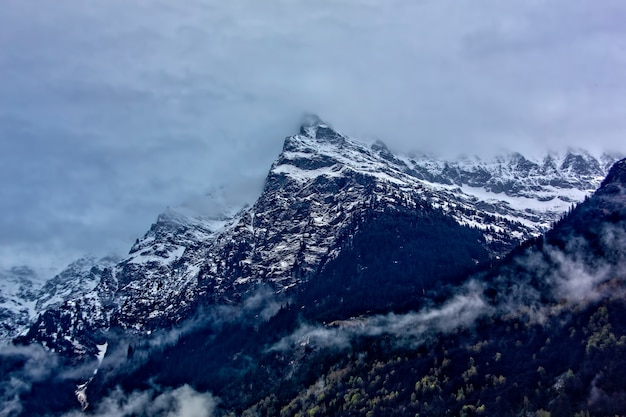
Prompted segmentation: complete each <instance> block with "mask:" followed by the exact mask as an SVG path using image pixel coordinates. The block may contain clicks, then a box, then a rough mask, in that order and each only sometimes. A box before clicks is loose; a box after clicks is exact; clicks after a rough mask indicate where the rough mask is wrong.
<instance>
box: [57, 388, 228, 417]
mask: <svg viewBox="0 0 626 417" xmlns="http://www.w3.org/2000/svg"><path fill="white" fill-rule="evenodd" d="M217 403H218V400H217V399H216V398H215V397H213V396H212V395H211V394H209V393H199V392H197V391H196V390H194V389H193V388H192V387H190V386H189V385H183V386H181V387H179V388H176V389H173V390H167V391H165V392H162V393H160V394H158V395H157V394H155V392H154V391H151V390H148V391H142V392H133V393H132V394H125V393H123V392H122V390H120V389H116V390H115V391H113V392H112V393H111V394H110V395H109V396H107V397H106V398H103V399H102V400H101V401H99V402H98V405H97V406H96V407H95V410H94V411H93V412H91V411H90V412H88V413H85V412H81V411H74V412H70V413H67V414H65V415H64V416H63V417H82V416H94V417H131V416H132V417H155V416H167V417H211V416H213V415H214V411H215V407H216V405H217Z"/></svg>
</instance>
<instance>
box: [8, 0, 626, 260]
mask: <svg viewBox="0 0 626 417" xmlns="http://www.w3.org/2000/svg"><path fill="white" fill-rule="evenodd" d="M624 21H626V2H624V1H623V0H603V1H602V2H596V1H589V0H585V1H577V0H554V1H550V0H541V1H539V0H524V1H517V2H511V1H502V0H485V1H476V0H449V1H444V0H315V1H313V0H267V1H259V0H231V1H223V0H180V1H171V0H90V1H85V0H3V1H2V8H1V9H0V266H2V265H10V264H16V263H23V262H29V263H46V262H50V261H51V262H56V263H58V262H59V260H60V259H69V258H71V257H73V256H77V255H78V254H80V253H83V252H93V253H95V254H98V255H101V254H106V253H107V252H110V251H114V252H121V253H125V252H126V251H127V250H128V249H129V247H130V245H131V244H132V242H133V241H134V239H135V238H137V237H140V236H141V235H143V233H144V232H145V231H146V229H147V228H148V227H149V226H150V224H151V223H152V221H153V220H154V219H155V218H156V216H157V215H158V214H159V213H160V212H161V211H163V209H164V208H165V207H166V206H168V205H169V206H176V205H178V204H180V203H183V202H185V201H189V200H190V199H196V198H197V197H198V196H202V195H203V194H206V193H207V192H209V191H211V190H214V189H216V188H219V187H221V186H225V187H226V189H227V190H230V192H229V195H234V196H235V197H231V198H233V201H234V202H235V203H239V202H241V201H244V200H251V199H253V198H254V196H256V194H258V192H259V190H260V187H261V185H262V181H263V178H264V175H265V173H266V172H267V170H268V169H269V166H270V164H271V162H272V160H273V159H274V158H275V156H276V155H277V154H278V152H279V151H280V148H281V145H282V141H283V139H284V137H285V136H287V135H289V134H290V133H293V132H294V131H295V130H296V129H297V127H298V122H299V121H300V118H301V117H302V115H303V114H304V113H317V114H319V115H320V116H321V117H322V118H324V119H325V120H327V121H328V122H330V123H331V124H332V125H334V126H335V127H336V128H338V129H339V130H342V131H344V132H346V133H348V134H352V135H357V136H358V135H367V136H369V137H379V138H381V139H383V140H384V141H386V142H387V143H388V144H389V145H390V146H391V147H392V148H396V149H399V150H428V151H432V150H439V151H444V152H455V153H456V152H457V151H459V152H479V153H480V152H485V151H486V150H489V149H493V148H501V147H502V148H512V149H515V150H521V151H527V152H537V151H538V150H544V149H548V148H550V149H562V148H564V147H566V146H582V147H587V148H590V149H591V150H592V151H599V150H602V149H613V150H621V151H624V145H622V144H621V143H622V142H624V136H625V133H626V131H625V130H626V129H625V128H626V25H624ZM232 190H235V191H234V192H232ZM33 255H35V256H36V257H35V258H31V259H29V257H32V256H33Z"/></svg>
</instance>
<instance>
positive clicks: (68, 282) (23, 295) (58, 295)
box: [0, 257, 119, 344]
mask: <svg viewBox="0 0 626 417" xmlns="http://www.w3.org/2000/svg"><path fill="white" fill-rule="evenodd" d="M117 262H119V259H117V258H114V257H105V258H102V259H96V258H94V257H84V258H81V259H78V260H77V261H75V262H72V263H71V264H70V265H69V266H68V267H67V268H66V269H64V270H63V271H62V272H60V273H59V274H57V275H55V276H54V277H53V278H52V279H50V280H48V281H43V280H42V279H41V277H40V276H39V274H38V273H37V272H36V271H34V270H33V269H31V268H29V267H26V266H22V267H14V268H11V269H9V270H6V271H1V272H0V344H2V343H4V342H7V341H9V340H11V339H12V338H14V337H16V336H17V335H19V334H20V333H22V332H24V331H26V330H28V327H29V326H30V325H31V324H32V322H33V321H34V320H35V319H36V318H37V317H38V315H39V314H41V313H43V312H45V311H46V310H49V309H53V308H56V307H59V306H60V305H62V304H63V303H65V302H67V301H70V300H74V299H77V298H80V297H83V296H84V295H85V294H88V293H90V292H91V291H93V290H94V288H95V287H96V285H97V284H98V283H99V282H100V281H101V278H102V273H103V271H104V270H105V269H107V268H111V267H113V266H114V265H115V264H117Z"/></svg>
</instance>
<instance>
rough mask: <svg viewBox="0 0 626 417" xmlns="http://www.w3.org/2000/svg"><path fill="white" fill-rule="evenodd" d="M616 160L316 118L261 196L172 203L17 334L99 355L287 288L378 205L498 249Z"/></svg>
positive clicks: (44, 304)
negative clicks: (435, 151)
mask: <svg viewBox="0 0 626 417" xmlns="http://www.w3.org/2000/svg"><path fill="white" fill-rule="evenodd" d="M616 159H617V157H612V156H610V155H604V156H603V157H601V158H594V157H593V156H591V155H589V154H587V153H585V152H581V151H579V152H574V151H571V152H568V153H566V154H563V155H556V154H551V155H547V156H546V157H545V158H543V159H542V160H540V161H536V160H530V159H527V158H525V157H523V156H522V155H520V154H517V153H516V154H510V155H505V156H500V157H496V158H493V159H489V160H485V159H479V158H476V157H472V158H459V159H457V160H453V161H444V160H442V159H438V158H435V157H431V156H427V155H410V156H409V155H395V154H393V153H392V152H391V151H390V150H389V149H387V147H386V146H385V145H384V144H383V143H382V142H375V143H373V144H366V143H362V142H359V141H357V140H355V139H352V138H350V137H347V136H345V135H342V134H341V133H340V132H338V131H336V130H334V129H333V128H331V127H330V126H329V125H327V124H325V123H324V122H322V121H320V120H319V119H316V118H314V119H311V120H309V121H308V122H307V123H305V124H304V125H302V127H301V129H300V131H299V133H298V134H296V135H294V136H290V137H288V138H287V139H286V140H285V143H284V147H283V150H282V152H281V154H280V155H279V157H278V158H277V160H276V161H275V162H274V164H273V165H272V167H271V169H270V172H269V175H268V177H267V179H266V182H265V186H264V189H263V191H262V193H261V195H260V197H259V198H258V200H257V201H256V202H255V203H254V204H253V205H252V206H249V207H245V208H243V209H241V210H240V211H238V212H236V213H230V214H228V215H224V216H221V217H218V218H206V217H198V216H192V215H189V214H186V213H183V212H182V211H180V210H168V211H167V212H165V213H164V214H162V215H160V216H159V217H158V219H157V221H156V222H155V224H153V225H152V227H151V228H150V230H149V231H148V232H147V233H146V234H145V236H144V237H143V238H142V239H140V240H138V241H137V242H136V243H135V245H134V246H133V247H132V248H131V250H130V254H129V255H128V257H127V258H126V259H124V260H122V261H121V262H119V263H117V264H116V265H114V266H113V265H110V266H108V267H105V268H100V269H97V270H96V271H95V272H94V271H93V269H92V270H90V272H89V273H87V274H85V273H84V270H81V269H80V267H77V268H76V274H75V278H72V277H71V275H72V274H71V273H70V274H69V275H68V276H63V277H61V278H59V280H58V283H56V284H54V283H52V284H50V287H49V290H48V291H47V292H46V294H45V295H41V294H40V295H38V296H37V297H35V298H34V299H33V300H32V301H31V302H34V303H35V304H34V305H35V306H36V307H37V310H36V311H37V312H38V313H41V314H40V315H39V316H38V318H37V320H36V321H35V322H34V323H33V324H32V326H31V327H30V329H29V331H28V332H27V333H26V334H25V335H24V336H22V337H21V338H20V341H21V342H23V343H28V342H39V343H43V344H45V345H47V346H48V347H50V348H52V349H54V350H57V351H60V352H65V353H67V354H70V355H82V354H90V355H95V354H96V353H97V352H98V349H97V345H98V344H101V343H103V342H104V338H105V332H106V331H107V330H108V329H109V328H111V327H116V328H121V329H126V331H131V332H134V333H136V334H149V333H150V332H152V331H154V330H155V329H158V328H162V327H169V326H172V325H174V324H176V323H179V322H181V321H182V320H184V319H186V318H188V317H190V316H191V315H192V314H193V313H194V311H196V310H197V308H198V306H200V305H207V304H210V305H213V304H237V303H239V302H241V300H242V299H243V297H244V296H245V294H246V293H249V292H250V291H252V290H254V289H255V288H257V287H259V286H260V285H263V286H265V287H269V288H271V290H272V291H274V292H275V293H277V294H279V295H284V296H288V295H289V294H290V293H291V292H292V291H295V290H296V289H297V288H298V287H299V286H300V285H301V284H302V283H304V282H307V281H308V280H309V279H310V278H311V277H313V276H314V273H315V271H318V270H320V268H323V267H324V265H325V264H326V263H328V262H329V261H330V260H332V259H334V258H336V257H337V256H338V254H339V253H340V251H341V248H342V246H341V244H340V243H341V241H342V240H345V238H346V237H349V236H352V235H354V234H355V233H356V232H357V231H358V229H359V227H361V226H360V225H361V224H362V223H361V222H362V221H363V219H364V218H365V217H366V214H367V213H371V212H384V211H385V210H397V209H403V210H407V211H409V212H415V213H419V212H422V211H424V210H425V209H428V210H431V211H437V212H438V213H443V214H444V215H445V216H449V217H450V218H452V219H454V220H455V221H456V222H457V223H458V224H459V225H462V226H467V227H471V228H475V229H477V230H479V231H480V234H481V235H482V238H481V239H480V241H478V242H476V244H477V245H479V246H481V247H482V248H483V249H484V250H486V251H487V252H488V253H489V254H490V256H492V257H498V256H501V255H503V254H505V253H507V252H508V251H509V250H510V249H512V248H513V247H515V246H516V245H518V244H519V243H520V242H521V241H523V240H525V239H528V238H530V237H533V236H537V235H538V234H541V233H542V232H544V231H545V230H547V228H548V227H549V226H550V224H551V223H552V222H554V221H556V220H558V219H559V218H560V216H562V214H563V213H564V212H566V211H567V210H568V209H569V208H570V207H571V205H572V204H574V203H576V202H579V201H582V200H583V199H584V198H585V197H586V196H587V195H589V194H590V193H592V192H593V191H594V190H595V189H596V188H597V187H598V186H599V185H600V183H601V181H602V179H603V178H604V176H605V175H606V172H607V169H608V167H609V162H613V161H614V160H616ZM80 271H83V272H80ZM80 280H82V281H83V282H82V284H78V285H73V284H71V285H70V284H63V282H65V283H68V282H74V283H78V282H79V281H80ZM51 282H52V281H51ZM53 288H54V289H53ZM76 288H80V290H76ZM29 317H30V314H29Z"/></svg>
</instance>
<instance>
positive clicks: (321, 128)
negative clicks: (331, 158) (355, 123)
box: [300, 114, 346, 145]
mask: <svg viewBox="0 0 626 417" xmlns="http://www.w3.org/2000/svg"><path fill="white" fill-rule="evenodd" d="M300 135H301V136H305V137H308V138H311V139H317V140H318V141H322V142H329V143H333V144H336V145H344V144H345V142H346V140H345V138H344V137H343V135H341V134H340V133H339V132H337V131H336V130H334V129H333V128H332V127H331V126H330V125H329V124H328V123H326V122H324V121H323V120H322V119H321V118H320V117H319V116H317V115H316V114H307V115H306V116H304V118H303V121H302V125H301V126H300Z"/></svg>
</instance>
